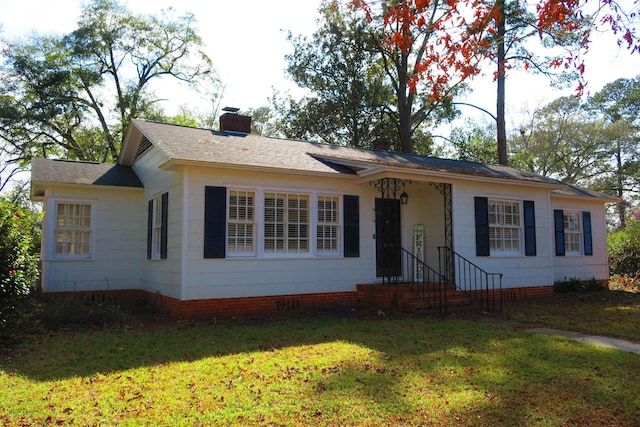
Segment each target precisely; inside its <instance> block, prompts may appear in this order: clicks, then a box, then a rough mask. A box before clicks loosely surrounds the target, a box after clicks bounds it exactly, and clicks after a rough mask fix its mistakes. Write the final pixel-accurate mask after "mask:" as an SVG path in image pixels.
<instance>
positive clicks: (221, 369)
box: [0, 314, 640, 426]
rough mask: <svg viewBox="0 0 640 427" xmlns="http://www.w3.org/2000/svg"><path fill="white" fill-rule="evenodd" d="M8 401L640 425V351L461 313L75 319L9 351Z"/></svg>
mask: <svg viewBox="0 0 640 427" xmlns="http://www.w3.org/2000/svg"><path fill="white" fill-rule="evenodd" d="M509 316H510V315H508V314H507V315H505V316H504V318H507V319H509ZM539 320H540V319H539ZM0 402H1V403H0V422H1V423H4V425H9V426H13V425H15V426H25V425H170V426H176V425H178V426H180V425H184V426H193V425H286V426H290V425H313V426H316V425H327V426H345V425H346V426H349V425H351V426H381V425H393V426H396V425H406V426H410V425H429V426H497V425H500V426H502V425H505V426H507V425H508V426H578V425H580V426H589V425H593V426H600V425H611V426H637V425H640V356H638V355H635V354H630V353H623V352H619V351H614V350H608V349H602V348H597V347H594V346H590V345H586V344H581V343H578V342H574V341H570V340H568V339H565V338H561V337H554V336H543V335H536V334H530V333H527V332H523V331H520V330H519V329H518V328H512V327H505V326H504V325H503V324H502V323H500V322H498V323H496V322H478V321H476V320H469V319H467V320H464V319H455V318H453V317H450V318H448V319H445V320H440V319H430V318H412V317H406V316H399V317H398V318H392V316H388V317H387V318H380V319H366V318H364V317H363V318H341V317H338V316H329V315H318V316H308V317H305V318H300V319H288V320H278V321H271V322H266V323H265V324H256V323H253V324H240V323H238V324H234V323H226V324H208V323H196V324H190V323H167V324H161V325H156V326H154V327H149V326H146V327H145V326H136V327H129V328H118V329H115V330H104V329H101V330H96V329H94V330H87V331H77V330H73V331H71V330H68V331H66V332H65V331H57V332H55V333H44V334H38V335H31V336H28V337H27V338H25V339H23V341H21V342H20V343H19V344H18V345H16V346H14V347H13V348H12V349H10V350H9V349H5V350H4V354H3V355H2V359H1V361H0Z"/></svg>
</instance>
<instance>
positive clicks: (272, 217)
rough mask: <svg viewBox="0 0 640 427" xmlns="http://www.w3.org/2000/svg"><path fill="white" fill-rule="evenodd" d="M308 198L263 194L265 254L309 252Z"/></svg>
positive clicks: (282, 194) (294, 195)
mask: <svg viewBox="0 0 640 427" xmlns="http://www.w3.org/2000/svg"><path fill="white" fill-rule="evenodd" d="M309 222H310V220H309V195H308V194H295V193H284V192H265V193H264V242H263V245H264V253H265V254H269V253H293V254H295V253H297V254H302V253H309Z"/></svg>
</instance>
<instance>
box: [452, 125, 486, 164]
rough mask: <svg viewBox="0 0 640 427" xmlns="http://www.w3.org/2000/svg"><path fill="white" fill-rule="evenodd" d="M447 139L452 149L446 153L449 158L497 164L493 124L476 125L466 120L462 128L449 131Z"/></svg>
mask: <svg viewBox="0 0 640 427" xmlns="http://www.w3.org/2000/svg"><path fill="white" fill-rule="evenodd" d="M448 139H449V142H450V144H451V146H452V148H453V150H448V152H447V155H448V156H449V157H453V158H457V159H460V160H468V161H472V162H480V163H488V164H497V163H498V153H497V152H496V150H495V141H496V126H495V123H491V122H484V123H478V122H477V121H475V120H471V119H467V120H465V122H464V126H460V127H455V128H453V129H452V130H451V134H450V136H449V138H448Z"/></svg>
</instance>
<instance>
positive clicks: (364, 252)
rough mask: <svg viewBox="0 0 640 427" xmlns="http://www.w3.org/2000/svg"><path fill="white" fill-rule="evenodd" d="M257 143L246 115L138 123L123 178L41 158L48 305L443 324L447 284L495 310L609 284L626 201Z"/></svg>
mask: <svg viewBox="0 0 640 427" xmlns="http://www.w3.org/2000/svg"><path fill="white" fill-rule="evenodd" d="M249 129H250V118H248V117H245V116H240V115H232V114H225V115H223V116H222V117H221V130H220V131H212V130H207V129H194V128H188V127H181V126H176V125H170V124H163V123H155V122H148V121H143V120H133V121H132V122H131V123H130V126H129V128H128V131H127V135H126V140H125V142H124V145H123V147H122V152H121V155H120V157H119V159H118V163H117V164H116V165H107V164H98V163H90V162H78V161H66V160H50V159H33V163H32V188H31V192H32V193H31V194H32V199H33V200H36V201H42V202H44V209H45V219H44V224H43V225H44V233H43V245H42V260H43V267H42V280H41V283H42V290H43V292H45V293H51V294H55V293H79V294H87V293H91V294H92V295H100V294H105V293H111V294H122V295H130V296H138V297H148V298H151V299H152V300H153V301H155V302H156V303H157V304H160V305H162V306H164V307H166V308H167V309H168V310H169V311H171V312H172V313H173V314H175V315H178V316H186V317H195V316H209V315H211V316H213V315H235V314H242V313H250V312H264V311H275V310H289V309H302V308H305V307H318V306H323V305H325V306H331V305H339V304H347V305H349V304H357V303H358V302H360V303H363V302H364V303H366V304H375V303H379V304H381V305H385V304H386V305H387V306H388V305H390V304H395V305H396V306H398V304H403V302H402V301H404V300H408V297H407V295H408V294H411V295H413V299H420V300H421V301H423V306H424V307H429V306H433V303H432V302H427V300H426V297H425V295H424V293H425V292H429V293H433V292H432V291H433V289H434V288H435V287H436V285H435V284H434V282H447V283H448V289H449V293H450V294H451V295H453V294H469V295H472V294H474V293H478V292H479V291H478V289H475V288H473V286H476V284H473V283H471V282H473V281H480V284H479V286H481V289H485V290H486V291H487V295H485V296H482V297H481V298H482V299H484V298H485V297H486V298H487V300H488V298H489V296H490V297H491V299H492V303H491V304H493V303H494V302H495V298H496V297H497V298H499V299H500V302H501V298H502V297H504V298H525V297H531V296H537V295H544V294H549V293H551V292H552V289H553V284H554V282H557V281H562V280H566V279H569V278H574V277H575V278H579V279H582V280H590V279H593V278H595V279H597V280H600V281H606V280H607V279H608V272H609V268H608V263H607V246H606V225H605V204H606V203H610V202H612V199H611V198H610V197H608V196H604V195H602V194H599V193H595V192H593V191H589V190H585V189H581V188H576V187H574V186H570V185H567V184H564V183H562V182H560V181H556V180H553V179H549V178H544V177H541V176H538V175H535V174H532V173H529V172H524V171H521V170H517V169H513V168H509V167H503V166H494V165H485V164H479V163H473V162H465V161H456V160H448V159H440V158H434V157H423V156H417V155H410V154H400V153H391V152H387V151H378V150H364V149H357V148H348V147H341V146H333V145H325V144H318V143H311V142H306V141H296V140H286V139H275V138H267V137H262V136H256V135H252V134H250V133H249ZM405 203H406V204H405ZM422 262H424V264H422ZM484 272H490V273H495V274H485V273H484ZM476 274H481V278H480V279H472V278H469V277H468V276H471V275H476ZM485 281H487V283H485ZM418 282H421V286H422V287H421V288H417V287H415V284H416V283H418ZM358 285H360V287H359V286H358ZM454 285H457V289H456V286H454ZM500 289H501V290H500ZM367 290H369V291H367ZM380 295H384V296H386V298H387V299H384V298H383V299H379V297H380ZM399 295H400V297H398V296H399ZM458 296H459V295H458ZM376 298H378V299H376ZM438 299H439V300H441V299H442V297H441V296H439V297H438ZM403 307H404V308H408V307H409V305H408V303H407V304H405V305H404V306H403ZM403 307H400V308H403Z"/></svg>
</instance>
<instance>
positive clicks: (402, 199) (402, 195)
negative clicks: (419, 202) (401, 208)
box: [400, 191, 409, 205]
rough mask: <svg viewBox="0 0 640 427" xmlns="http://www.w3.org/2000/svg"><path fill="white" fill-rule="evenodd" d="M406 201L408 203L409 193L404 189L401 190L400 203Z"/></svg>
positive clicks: (404, 203)
mask: <svg viewBox="0 0 640 427" xmlns="http://www.w3.org/2000/svg"><path fill="white" fill-rule="evenodd" d="M407 203H409V195H408V194H407V192H406V191H403V192H402V194H400V204H401V205H406V204H407Z"/></svg>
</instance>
